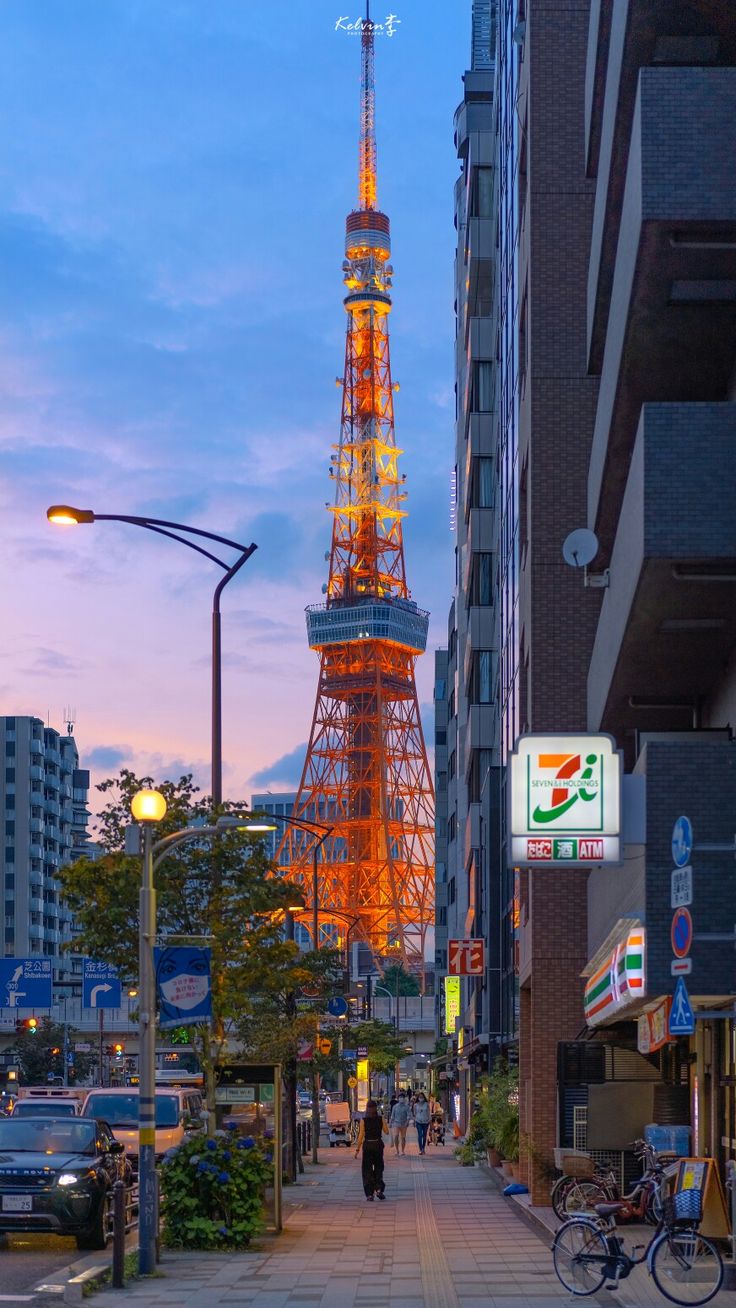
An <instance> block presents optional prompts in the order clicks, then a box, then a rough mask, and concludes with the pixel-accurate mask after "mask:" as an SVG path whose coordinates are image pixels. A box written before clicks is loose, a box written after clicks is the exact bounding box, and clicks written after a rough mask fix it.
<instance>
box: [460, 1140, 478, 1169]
mask: <svg viewBox="0 0 736 1308" xmlns="http://www.w3.org/2000/svg"><path fill="white" fill-rule="evenodd" d="M455 1157H456V1158H457V1161H458V1162H459V1164H460V1166H461V1167H475V1150H474V1148H473V1144H472V1141H470V1140H465V1141H463V1143H462V1144H461V1145H459V1146H458V1148H457V1149H456V1150H455Z"/></svg>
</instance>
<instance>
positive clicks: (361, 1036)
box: [350, 1018, 404, 1073]
mask: <svg viewBox="0 0 736 1308" xmlns="http://www.w3.org/2000/svg"><path fill="white" fill-rule="evenodd" d="M350 1043H351V1045H352V1046H354V1047H355V1048H356V1049H359V1048H360V1047H361V1045H364V1046H365V1047H366V1049H367V1050H368V1055H367V1056H368V1062H369V1064H370V1068H371V1072H385V1073H388V1072H392V1071H393V1069H394V1067H395V1066H396V1064H397V1063H398V1062H399V1061H400V1060H401V1058H402V1056H403V1053H404V1041H403V1040H402V1039H401V1036H400V1035H397V1033H396V1031H395V1030H394V1028H393V1027H392V1026H391V1024H390V1022H379V1021H377V1020H376V1019H375V1018H372V1019H371V1021H370V1022H359V1023H358V1024H357V1025H356V1026H351V1027H350Z"/></svg>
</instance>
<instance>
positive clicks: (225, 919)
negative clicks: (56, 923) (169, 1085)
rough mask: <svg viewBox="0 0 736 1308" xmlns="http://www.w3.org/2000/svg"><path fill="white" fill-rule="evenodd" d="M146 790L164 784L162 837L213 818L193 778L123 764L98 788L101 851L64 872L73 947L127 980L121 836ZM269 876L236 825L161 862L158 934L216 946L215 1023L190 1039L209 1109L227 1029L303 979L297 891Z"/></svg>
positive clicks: (133, 900) (130, 901)
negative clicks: (165, 776) (290, 913)
mask: <svg viewBox="0 0 736 1308" xmlns="http://www.w3.org/2000/svg"><path fill="white" fill-rule="evenodd" d="M142 787H154V788H155V789H157V790H160V791H161V793H162V794H163V795H164V797H165V799H166V802H167V806H168V807H167V812H166V816H165V817H164V819H163V821H162V822H161V823H159V824H158V826H157V828H156V839H157V840H159V839H161V838H162V837H164V836H166V835H169V834H172V833H174V832H176V831H182V830H185V829H188V828H193V827H196V826H197V825H200V826H201V825H205V824H206V823H207V821H208V819H209V817H210V813H211V807H210V804H209V802H208V801H207V800H206V799H201V798H199V797H198V792H197V788H196V787H195V786H194V785H193V783H192V778H191V776H183V777H181V778H180V779H179V781H177V782H172V781H164V782H160V783H155V782H154V780H153V779H152V778H151V777H140V778H139V777H136V776H135V774H134V773H133V772H130V771H129V770H128V769H126V768H124V769H122V771H121V772H120V775H119V776H118V777H114V778H110V779H108V780H107V781H103V782H102V783H101V784H100V785H99V786H98V790H100V791H101V792H102V793H103V794H104V795H106V796H107V797H108V803H107V804H106V806H105V808H104V810H103V812H102V813H101V815H100V817H99V835H98V838H99V842H100V844H101V845H102V846H103V849H104V851H105V852H104V855H103V856H102V858H100V859H97V860H94V861H93V860H90V859H86V858H82V859H79V860H77V861H76V862H75V863H72V864H70V865H68V866H67V867H64V868H61V869H60V873H59V876H60V880H61V882H62V888H63V894H64V898H65V900H66V902H67V904H68V905H69V906H70V908H71V909H72V910H73V912H74V916H75V919H76V921H77V922H78V924H79V927H80V930H79V933H78V934H77V936H76V937H75V940H74V945H73V947H74V950H75V952H80V951H82V952H84V953H86V954H88V955H89V956H90V957H93V958H98V959H101V960H103V961H106V962H109V963H112V964H114V965H115V966H116V967H117V968H118V970H119V972H120V974H121V976H122V977H123V979H125V980H133V979H136V978H137V976H138V926H139V916H138V904H139V887H140V875H141V865H140V859H139V858H136V857H130V856H128V855H126V854H125V852H124V832H125V827H126V826H128V825H129V823H130V821H131V818H130V803H131V800H132V797H133V795H134V794H135V793H136V791H138V790H140V789H141V788H142ZM225 807H226V808H227V807H228V806H225ZM230 807H232V806H230ZM272 872H273V868H272V865H271V863H270V861H269V859H268V857H267V854H266V851H265V846H264V842H263V839H262V838H261V837H254V836H252V835H248V834H247V832H245V831H237V830H230V831H225V832H223V834H222V835H221V836H217V837H216V838H214V839H212V838H207V837H203V839H202V841H201V842H199V841H195V840H192V841H191V842H190V841H187V842H186V843H184V844H181V845H179V846H178V847H177V848H175V849H173V850H172V851H171V852H170V853H167V854H165V855H164V856H163V857H162V858H161V862H160V865H158V866H156V871H155V886H156V892H157V930H158V937H159V939H160V940H161V941H166V940H170V941H171V943H174V942H175V941H176V942H178V943H183V942H184V940H186V941H188V942H189V943H201V944H206V945H207V946H208V947H209V948H210V949H211V950H212V1007H213V1025H212V1027H211V1028H208V1027H206V1026H203V1025H201V1026H197V1027H195V1028H193V1041H192V1043H193V1047H194V1048H195V1050H196V1051H197V1053H198V1054H199V1056H200V1058H201V1059H202V1063H203V1066H204V1068H205V1073H206V1074H207V1075H208V1098H209V1099H210V1107H212V1099H213V1096H214V1077H213V1069H214V1068H215V1067H216V1066H217V1064H218V1063H220V1062H221V1061H222V1060H223V1058H224V1055H225V1052H226V1046H227V1035H228V1031H229V1030H230V1029H231V1028H232V1027H235V1028H240V1027H241V1026H243V1025H244V1024H246V1023H247V1021H248V1020H253V1021H255V1014H256V1013H257V1011H258V1008H259V1005H268V1004H269V1003H270V1004H271V1005H272V1006H274V1009H276V1008H278V1001H279V996H282V995H283V994H284V993H285V991H287V990H288V988H289V987H290V986H291V985H292V984H293V983H294V981H295V979H298V976H299V975H300V967H299V960H298V949H297V946H296V945H295V944H294V943H293V942H292V941H287V940H285V939H284V938H283V910H284V909H285V908H286V907H287V906H288V904H289V902H290V900H292V899H293V895H294V891H293V887H292V888H289V885H288V883H287V882H286V881H283V880H280V879H279V878H278V877H274V876H273V875H272Z"/></svg>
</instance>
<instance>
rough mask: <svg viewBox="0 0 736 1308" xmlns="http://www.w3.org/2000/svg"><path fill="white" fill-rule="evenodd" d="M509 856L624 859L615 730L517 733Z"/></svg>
mask: <svg viewBox="0 0 736 1308" xmlns="http://www.w3.org/2000/svg"><path fill="white" fill-rule="evenodd" d="M510 795H511V802H510V809H511V812H510V832H511V840H510V848H509V854H510V862H511V864H512V866H517V867H518V866H522V867H540V866H545V865H546V866H553V867H554V866H557V867H591V866H592V865H594V864H600V863H618V862H620V833H621V755H620V753H619V752H618V750H616V748H615V742H614V740H613V739H612V737H611V736H603V735H595V736H594V735H584V736H576V735H565V734H560V735H557V736H536V735H534V736H520V737H519V739H518V741H517V742H516V749H515V750H514V753H513V754H512V756H511V786H510Z"/></svg>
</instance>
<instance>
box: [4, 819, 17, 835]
mask: <svg viewBox="0 0 736 1308" xmlns="http://www.w3.org/2000/svg"><path fill="white" fill-rule="evenodd" d="M5 834H6V836H14V835H15V822H13V821H12V819H10V818H8V819H6V822H5Z"/></svg>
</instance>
